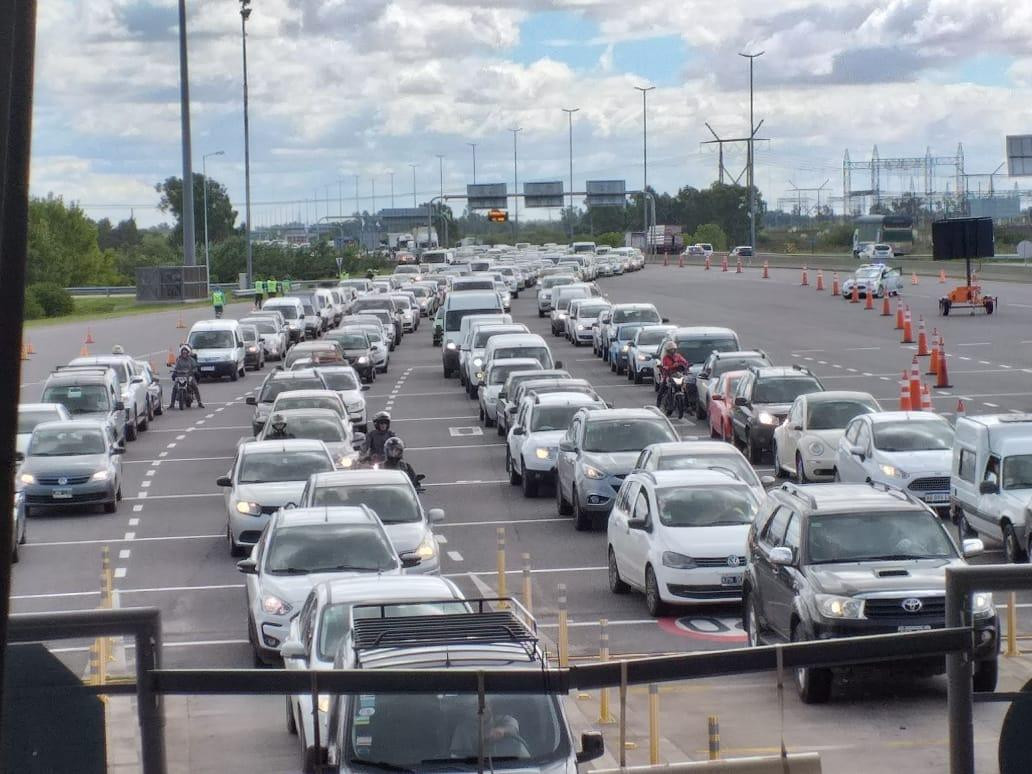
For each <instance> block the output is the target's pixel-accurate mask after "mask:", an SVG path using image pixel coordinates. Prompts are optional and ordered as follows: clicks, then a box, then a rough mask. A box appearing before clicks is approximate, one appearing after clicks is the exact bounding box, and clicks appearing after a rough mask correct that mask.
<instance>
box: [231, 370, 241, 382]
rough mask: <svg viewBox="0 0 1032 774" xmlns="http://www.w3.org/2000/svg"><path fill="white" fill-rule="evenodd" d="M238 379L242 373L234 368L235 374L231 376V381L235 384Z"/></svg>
mask: <svg viewBox="0 0 1032 774" xmlns="http://www.w3.org/2000/svg"><path fill="white" fill-rule="evenodd" d="M238 379H240V371H238V370H237V369H235V368H234V369H233V373H231V374H230V375H229V381H231V382H235V381H237V380H238Z"/></svg>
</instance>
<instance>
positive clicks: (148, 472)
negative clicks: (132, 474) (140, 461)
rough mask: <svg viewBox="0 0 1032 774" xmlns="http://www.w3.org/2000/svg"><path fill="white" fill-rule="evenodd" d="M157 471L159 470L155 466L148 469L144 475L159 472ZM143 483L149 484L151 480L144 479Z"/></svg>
mask: <svg viewBox="0 0 1032 774" xmlns="http://www.w3.org/2000/svg"><path fill="white" fill-rule="evenodd" d="M157 472H158V471H156V470H155V469H154V468H151V469H150V470H148V471H147V472H146V473H144V475H145V476H153V475H154V474H155V473H157ZM143 483H144V484H146V485H149V484H150V481H144V482H143Z"/></svg>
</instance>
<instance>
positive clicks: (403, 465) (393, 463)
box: [383, 436, 422, 490]
mask: <svg viewBox="0 0 1032 774" xmlns="http://www.w3.org/2000/svg"><path fill="white" fill-rule="evenodd" d="M383 454H384V457H386V459H385V460H384V463H383V466H384V467H385V468H387V469H388V470H401V471H403V472H404V473H405V475H407V476H408V477H409V478H410V479H411V480H412V486H414V487H415V488H416V489H417V490H421V489H422V487H420V486H419V480H418V479H417V477H416V471H415V470H413V469H412V466H411V465H409V464H408V463H407V462H405V460H403V459H402V456H403V455H404V454H405V444H404V443H403V442H402V440H401V439H400V438H398V437H397V436H394V437H393V438H388V439H387V441H386V442H385V443H384V445H383Z"/></svg>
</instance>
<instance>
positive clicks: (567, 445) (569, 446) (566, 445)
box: [559, 438, 577, 452]
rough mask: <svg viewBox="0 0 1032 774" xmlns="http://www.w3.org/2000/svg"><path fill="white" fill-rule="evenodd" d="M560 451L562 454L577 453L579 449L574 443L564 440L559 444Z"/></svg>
mask: <svg viewBox="0 0 1032 774" xmlns="http://www.w3.org/2000/svg"><path fill="white" fill-rule="evenodd" d="M559 451H561V452H574V451H577V447H576V446H575V445H574V443H573V441H569V440H567V439H565V438H564V439H563V440H561V441H560V442H559Z"/></svg>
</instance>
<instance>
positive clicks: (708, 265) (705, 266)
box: [703, 258, 710, 271]
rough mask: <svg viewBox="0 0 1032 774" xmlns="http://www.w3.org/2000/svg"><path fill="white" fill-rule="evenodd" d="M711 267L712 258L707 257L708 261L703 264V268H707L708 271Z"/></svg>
mask: <svg viewBox="0 0 1032 774" xmlns="http://www.w3.org/2000/svg"><path fill="white" fill-rule="evenodd" d="M709 267H710V259H709V258H707V259H706V263H705V265H704V266H703V268H704V269H705V270H706V271H709Z"/></svg>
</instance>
